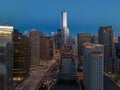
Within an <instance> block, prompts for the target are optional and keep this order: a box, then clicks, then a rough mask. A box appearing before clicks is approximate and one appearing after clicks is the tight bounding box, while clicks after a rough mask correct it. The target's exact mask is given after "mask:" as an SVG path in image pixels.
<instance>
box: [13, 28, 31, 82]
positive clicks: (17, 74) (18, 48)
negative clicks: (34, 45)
mask: <svg viewBox="0 0 120 90" xmlns="http://www.w3.org/2000/svg"><path fill="white" fill-rule="evenodd" d="M13 48H14V49H13V63H14V65H13V71H14V73H13V76H14V77H13V80H14V82H21V81H23V80H24V79H25V78H26V77H27V76H28V72H29V68H30V61H31V57H30V56H31V52H30V51H31V50H30V48H31V46H30V38H29V37H27V36H23V35H22V34H21V33H19V31H18V30H14V32H13Z"/></svg>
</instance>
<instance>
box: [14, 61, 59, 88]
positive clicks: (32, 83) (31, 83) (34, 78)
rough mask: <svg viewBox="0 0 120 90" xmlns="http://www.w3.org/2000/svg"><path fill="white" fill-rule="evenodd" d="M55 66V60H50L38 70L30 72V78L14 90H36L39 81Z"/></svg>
mask: <svg viewBox="0 0 120 90" xmlns="http://www.w3.org/2000/svg"><path fill="white" fill-rule="evenodd" d="M55 64H57V60H51V61H48V62H46V64H45V65H44V66H42V67H39V68H38V69H35V70H32V71H30V76H29V77H28V78H27V79H26V80H25V81H23V82H22V83H20V84H19V85H18V86H17V87H16V88H15V90H36V88H37V89H38V88H39V87H38V86H39V85H40V84H41V81H43V79H45V78H46V77H47V75H49V74H50V73H51V71H52V69H54V67H53V65H54V66H55Z"/></svg>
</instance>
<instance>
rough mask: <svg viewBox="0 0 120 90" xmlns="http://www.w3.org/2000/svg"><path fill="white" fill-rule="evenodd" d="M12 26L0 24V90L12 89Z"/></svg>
mask: <svg viewBox="0 0 120 90" xmlns="http://www.w3.org/2000/svg"><path fill="white" fill-rule="evenodd" d="M12 32H13V26H10V25H2V26H0V90H13V71H12V69H13V40H12Z"/></svg>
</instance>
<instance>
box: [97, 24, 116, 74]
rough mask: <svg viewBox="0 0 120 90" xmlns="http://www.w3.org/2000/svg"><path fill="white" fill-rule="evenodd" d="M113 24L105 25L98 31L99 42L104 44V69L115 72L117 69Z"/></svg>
mask: <svg viewBox="0 0 120 90" xmlns="http://www.w3.org/2000/svg"><path fill="white" fill-rule="evenodd" d="M113 35H114V32H113V29H112V26H103V27H100V28H99V31H98V42H99V44H103V45H104V70H105V71H106V72H109V71H110V72H114V71H115V69H116V63H117V62H116V57H115V46H114V42H113Z"/></svg>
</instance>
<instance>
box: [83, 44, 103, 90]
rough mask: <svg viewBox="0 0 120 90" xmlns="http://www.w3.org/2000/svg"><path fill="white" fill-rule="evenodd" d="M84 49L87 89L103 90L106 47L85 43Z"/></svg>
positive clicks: (84, 71) (84, 70)
mask: <svg viewBox="0 0 120 90" xmlns="http://www.w3.org/2000/svg"><path fill="white" fill-rule="evenodd" d="M83 50H84V51H83V73H84V84H85V90H103V76H104V47H103V45H100V44H90V43H85V44H84V47H83Z"/></svg>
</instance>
